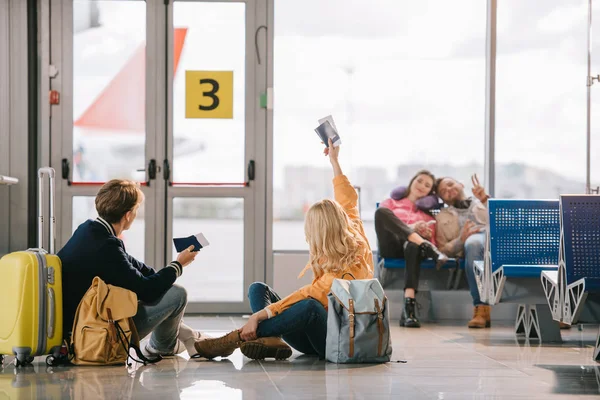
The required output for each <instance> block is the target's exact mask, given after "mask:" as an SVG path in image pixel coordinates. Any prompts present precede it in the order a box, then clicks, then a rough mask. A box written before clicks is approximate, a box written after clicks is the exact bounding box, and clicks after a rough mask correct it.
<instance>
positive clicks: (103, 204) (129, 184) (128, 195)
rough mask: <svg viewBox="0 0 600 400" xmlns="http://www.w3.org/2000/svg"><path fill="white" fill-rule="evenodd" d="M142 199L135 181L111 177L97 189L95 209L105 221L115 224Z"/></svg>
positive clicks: (142, 194) (142, 196) (142, 195)
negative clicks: (111, 178)
mask: <svg viewBox="0 0 600 400" xmlns="http://www.w3.org/2000/svg"><path fill="white" fill-rule="evenodd" d="M143 200H144V193H142V190H141V189H140V187H139V185H138V184H137V183H136V182H133V181H128V180H124V179H113V180H111V181H109V182H106V183H105V184H104V185H102V187H101V188H100V190H99V191H98V194H97V195H96V211H97V212H98V215H99V216H100V218H102V219H104V220H105V221H106V222H108V223H111V224H116V223H119V222H120V221H121V219H123V217H124V216H125V214H127V213H128V212H129V211H131V210H133V209H134V208H135V206H137V205H138V204H140V203H141V202H142V201H143Z"/></svg>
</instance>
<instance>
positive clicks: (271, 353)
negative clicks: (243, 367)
mask: <svg viewBox="0 0 600 400" xmlns="http://www.w3.org/2000/svg"><path fill="white" fill-rule="evenodd" d="M240 350H241V351H242V354H243V355H245V356H246V357H248V358H251V359H253V360H264V359H265V358H274V359H276V360H287V359H288V358H290V357H291V355H292V348H291V347H290V346H288V345H287V343H285V342H284V341H283V340H281V338H278V337H266V338H260V339H256V340H251V341H248V342H243V343H242V344H241V346H240Z"/></svg>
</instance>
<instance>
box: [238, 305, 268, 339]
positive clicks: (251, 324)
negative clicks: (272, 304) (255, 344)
mask: <svg viewBox="0 0 600 400" xmlns="http://www.w3.org/2000/svg"><path fill="white" fill-rule="evenodd" d="M267 318H268V316H267V312H266V311H265V310H260V311H259V312H257V313H254V314H252V316H250V319H249V320H248V322H246V325H244V326H243V327H242V329H241V330H240V337H241V338H242V340H246V341H248V340H256V339H257V336H256V330H257V329H258V324H260V323H261V322H262V321H263V320H265V319H267Z"/></svg>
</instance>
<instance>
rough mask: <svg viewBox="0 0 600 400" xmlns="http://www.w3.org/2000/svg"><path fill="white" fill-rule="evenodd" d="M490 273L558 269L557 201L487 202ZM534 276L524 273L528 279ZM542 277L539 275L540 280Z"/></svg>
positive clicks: (558, 227) (558, 216) (495, 200)
mask: <svg viewBox="0 0 600 400" xmlns="http://www.w3.org/2000/svg"><path fill="white" fill-rule="evenodd" d="M488 209H489V215H490V229H489V235H490V255H491V272H492V273H494V272H496V271H497V270H498V269H500V268H502V267H503V266H504V265H510V266H511V267H512V268H513V269H514V268H517V267H518V266H522V267H523V268H527V267H528V266H537V267H539V270H543V268H544V266H548V269H553V268H556V266H558V248H559V243H560V213H559V204H558V200H499V199H490V200H488ZM530 273H534V272H533V270H532V271H531V272H523V274H525V275H527V274H530ZM540 274H541V272H540V273H538V274H537V276H538V277H539V276H540Z"/></svg>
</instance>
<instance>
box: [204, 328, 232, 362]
mask: <svg viewBox="0 0 600 400" xmlns="http://www.w3.org/2000/svg"><path fill="white" fill-rule="evenodd" d="M242 342H243V341H242V338H241V337H240V333H239V332H238V331H237V330H235V331H232V332H229V333H228V334H227V335H225V336H223V337H220V338H216V339H206V340H198V341H196V343H194V347H195V348H196V351H197V352H198V356H200V357H205V358H215V357H227V356H230V355H231V353H233V352H234V351H235V349H237V348H238V347H240V344H241V343H242Z"/></svg>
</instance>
